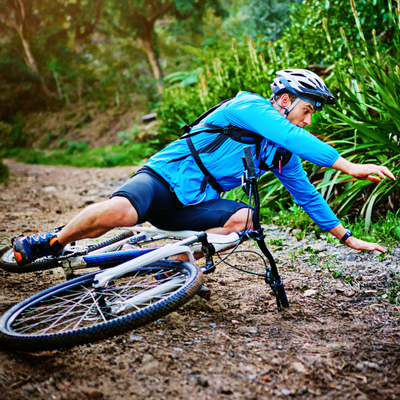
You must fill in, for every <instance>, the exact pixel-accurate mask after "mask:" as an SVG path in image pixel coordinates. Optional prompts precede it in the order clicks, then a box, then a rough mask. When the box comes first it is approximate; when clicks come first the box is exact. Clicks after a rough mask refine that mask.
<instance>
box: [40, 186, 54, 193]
mask: <svg viewBox="0 0 400 400" xmlns="http://www.w3.org/2000/svg"><path fill="white" fill-rule="evenodd" d="M42 190H43V192H46V193H48V192H56V191H57V188H56V187H54V186H46V187H44V188H43V189H42Z"/></svg>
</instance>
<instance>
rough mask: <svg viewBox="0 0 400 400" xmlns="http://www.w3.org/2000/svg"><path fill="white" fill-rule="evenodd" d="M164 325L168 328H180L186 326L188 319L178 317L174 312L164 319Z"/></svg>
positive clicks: (181, 316)
mask: <svg viewBox="0 0 400 400" xmlns="http://www.w3.org/2000/svg"><path fill="white" fill-rule="evenodd" d="M165 320H166V323H167V325H168V326H169V327H170V328H173V329H175V328H181V327H182V326H184V325H186V323H187V320H188V317H186V316H183V315H180V314H179V313H177V312H176V311H174V312H172V313H171V314H169V315H167V316H166V317H165Z"/></svg>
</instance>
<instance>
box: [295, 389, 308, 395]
mask: <svg viewBox="0 0 400 400" xmlns="http://www.w3.org/2000/svg"><path fill="white" fill-rule="evenodd" d="M306 393H308V388H306V387H303V388H301V389H299V390H298V391H297V394H298V395H299V396H302V395H303V394H306Z"/></svg>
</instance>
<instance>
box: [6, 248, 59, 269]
mask: <svg viewBox="0 0 400 400" xmlns="http://www.w3.org/2000/svg"><path fill="white" fill-rule="evenodd" d="M57 267H61V261H60V260H58V259H57V258H42V259H40V260H36V261H34V262H32V263H29V264H26V265H23V266H20V265H18V264H17V262H16V261H15V258H14V251H13V249H10V250H7V251H6V252H5V253H4V254H3V255H2V257H1V260H0V268H2V269H4V271H7V272H14V273H17V274H22V273H26V272H34V271H44V270H46V269H53V268H57Z"/></svg>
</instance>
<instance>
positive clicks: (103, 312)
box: [0, 260, 203, 351]
mask: <svg viewBox="0 0 400 400" xmlns="http://www.w3.org/2000/svg"><path fill="white" fill-rule="evenodd" d="M98 272H99V271H97V272H93V273H91V274H88V275H85V276H82V277H79V278H76V279H73V280H70V281H68V282H64V283H61V284H59V285H57V286H54V287H52V288H49V289H47V290H45V291H43V292H41V293H37V294H35V295H33V296H31V297H29V298H28V299H26V300H24V301H22V302H21V303H19V304H17V305H15V306H14V307H13V308H11V309H10V310H9V311H8V312H7V313H6V314H4V316H3V317H2V318H1V319H0V332H1V335H0V341H1V343H2V344H3V345H4V346H7V348H13V349H16V350H20V351H41V350H53V349H59V348H64V347H71V346H75V345H79V344H83V343H90V342H94V341H97V340H102V339H105V338H108V337H110V336H114V335H117V334H121V333H124V332H127V331H129V330H131V329H134V328H137V327H139V326H142V325H145V324H147V323H149V322H151V321H155V320H157V319H158V318H160V317H162V316H164V315H166V314H168V313H170V312H172V311H174V310H176V309H178V308H179V307H181V306H182V305H184V304H185V303H186V302H188V301H189V300H190V299H191V298H192V297H193V296H194V295H195V294H196V293H197V292H198V291H199V289H200V287H201V284H202V281H203V275H202V273H201V271H200V270H199V269H198V268H197V267H195V266H194V265H192V264H189V263H188V262H183V261H173V260H161V261H157V262H155V263H153V264H150V265H148V266H145V267H141V268H138V269H137V270H135V271H133V272H130V273H128V274H126V275H123V276H122V277H119V278H116V279H114V280H112V281H110V282H109V283H108V285H107V286H105V287H102V288H100V289H95V288H93V286H92V284H93V280H94V277H95V276H96V274H97V273H98Z"/></svg>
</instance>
